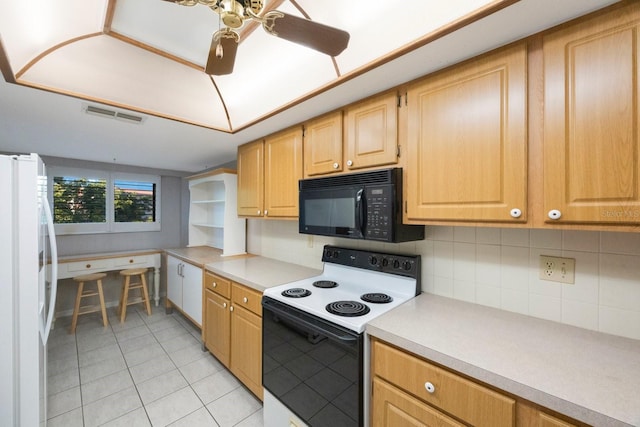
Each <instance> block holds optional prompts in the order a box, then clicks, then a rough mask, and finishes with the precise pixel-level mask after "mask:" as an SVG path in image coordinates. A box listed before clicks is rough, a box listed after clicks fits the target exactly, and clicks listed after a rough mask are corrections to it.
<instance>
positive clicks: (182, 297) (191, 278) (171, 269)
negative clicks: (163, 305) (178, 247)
mask: <svg viewBox="0 0 640 427" xmlns="http://www.w3.org/2000/svg"><path fill="white" fill-rule="evenodd" d="M171 307H175V308H177V309H178V310H180V311H181V312H182V313H184V314H185V315H186V316H187V317H188V318H189V319H191V321H192V322H194V323H195V324H196V325H197V326H199V327H200V326H202V269H201V268H200V267H196V266H195V265H191V264H189V263H187V262H184V261H182V260H180V259H179V258H176V257H173V256H171V255H167V308H171Z"/></svg>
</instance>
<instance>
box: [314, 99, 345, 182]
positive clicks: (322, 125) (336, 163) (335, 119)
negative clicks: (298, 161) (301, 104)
mask: <svg viewBox="0 0 640 427" xmlns="http://www.w3.org/2000/svg"><path fill="white" fill-rule="evenodd" d="M343 170H344V167H343V164H342V111H336V112H334V113H331V114H329V115H327V116H323V117H320V118H318V119H315V120H312V121H310V122H308V123H305V125H304V176H305V177H310V176H314V175H323V174H327V173H333V172H342V171H343Z"/></svg>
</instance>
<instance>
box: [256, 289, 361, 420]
mask: <svg viewBox="0 0 640 427" xmlns="http://www.w3.org/2000/svg"><path fill="white" fill-rule="evenodd" d="M262 316H263V318H262V319H263V320H262V349H263V357H262V384H263V386H264V388H265V389H266V390H268V391H269V392H270V393H271V394H272V395H273V396H274V397H275V398H276V399H277V400H278V401H280V402H281V403H282V404H283V405H285V406H286V407H287V408H289V409H290V410H291V411H292V412H293V413H294V414H295V415H296V416H297V417H298V418H300V419H301V420H303V421H304V422H305V423H307V424H308V425H309V426H311V427H338V426H344V427H347V426H349V427H360V426H362V425H363V424H362V423H363V416H362V415H363V390H362V387H363V380H362V376H363V370H362V368H363V362H362V357H363V337H362V334H357V333H355V332H353V331H350V330H348V329H345V328H342V327H340V326H338V325H335V324H333V323H331V322H328V321H325V320H323V319H320V318H318V317H315V316H312V315H310V314H307V313H305V312H303V311H300V310H298V309H296V308H293V307H290V306H288V305H286V304H283V303H281V302H279V301H276V300H274V299H272V298H269V297H263V299H262ZM265 412H266V409H265Z"/></svg>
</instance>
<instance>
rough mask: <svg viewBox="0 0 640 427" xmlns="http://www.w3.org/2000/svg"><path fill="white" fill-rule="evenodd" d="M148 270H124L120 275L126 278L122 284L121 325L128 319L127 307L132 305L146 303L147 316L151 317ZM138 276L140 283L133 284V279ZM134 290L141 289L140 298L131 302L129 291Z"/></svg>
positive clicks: (119, 309)
mask: <svg viewBox="0 0 640 427" xmlns="http://www.w3.org/2000/svg"><path fill="white" fill-rule="evenodd" d="M148 270H149V269H148V268H131V269H128V270H122V271H121V272H120V275H121V276H122V277H123V278H124V282H123V284H122V295H121V296H120V305H119V308H118V311H119V313H120V323H122V322H124V319H125V318H126V317H127V306H128V305H132V304H140V303H144V304H145V306H146V308H147V314H148V315H149V316H151V305H150V304H149V290H148V288H147V277H146V274H147V271H148ZM136 276H138V280H139V281H138V282H131V278H134V279H135V278H136ZM132 289H140V296H138V297H137V298H135V299H133V300H131V301H130V300H129V291H130V290H132Z"/></svg>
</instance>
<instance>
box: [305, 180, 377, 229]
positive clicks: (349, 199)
mask: <svg viewBox="0 0 640 427" xmlns="http://www.w3.org/2000/svg"><path fill="white" fill-rule="evenodd" d="M364 196H365V194H364V187H333V188H326V189H320V188H310V189H301V190H300V193H299V197H300V200H299V205H300V208H299V209H300V212H299V213H300V215H299V232H300V233H304V234H316V235H322V236H338V237H348V238H353V239H363V238H364V227H365V223H366V206H365V205H366V203H365V200H364Z"/></svg>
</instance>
